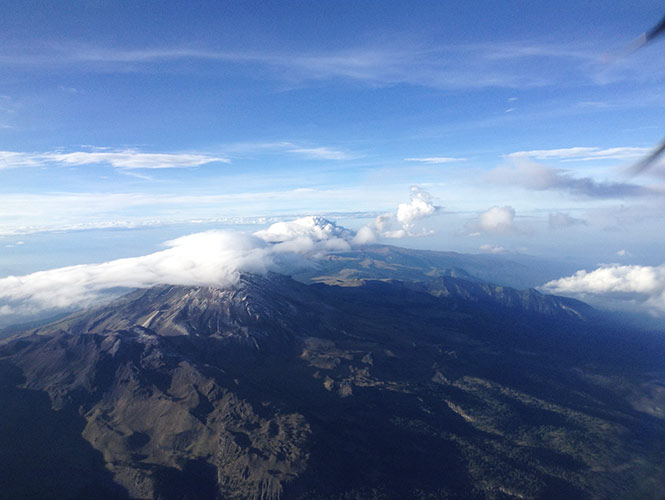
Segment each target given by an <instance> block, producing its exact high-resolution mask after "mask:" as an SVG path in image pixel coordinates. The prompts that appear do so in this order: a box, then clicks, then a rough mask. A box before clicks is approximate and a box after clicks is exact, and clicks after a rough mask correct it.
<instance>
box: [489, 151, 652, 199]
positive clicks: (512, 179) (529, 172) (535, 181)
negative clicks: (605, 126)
mask: <svg viewBox="0 0 665 500" xmlns="http://www.w3.org/2000/svg"><path fill="white" fill-rule="evenodd" d="M508 158H509V160H510V161H511V162H512V165H502V166H500V167H497V168H495V169H494V170H492V171H490V172H489V174H488V175H487V179H488V180H489V181H490V182H494V183H497V184H511V185H518V186H522V187H524V188H526V189H531V190H535V191H545V190H562V191H569V192H570V193H572V194H575V195H581V196H584V197H588V198H624V197H637V196H647V195H654V194H657V193H658V192H659V191H656V190H654V189H650V188H647V187H644V186H639V185H636V184H628V183H624V182H603V181H596V180H594V179H592V178H590V177H573V176H572V175H570V174H569V173H568V172H567V171H565V170H562V169H558V168H550V167H546V166H545V165H541V164H539V163H536V162H534V161H533V160H531V159H530V158H529V157H528V156H527V155H516V154H515V153H513V155H509V157H508Z"/></svg>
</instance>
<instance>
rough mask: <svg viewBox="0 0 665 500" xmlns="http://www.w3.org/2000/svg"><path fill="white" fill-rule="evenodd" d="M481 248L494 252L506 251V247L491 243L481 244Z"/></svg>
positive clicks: (484, 250)
mask: <svg viewBox="0 0 665 500" xmlns="http://www.w3.org/2000/svg"><path fill="white" fill-rule="evenodd" d="M479 250H480V251H481V252H485V253H493V254H502V253H506V249H505V248H504V247H502V246H500V245H489V244H485V245H480V248H479Z"/></svg>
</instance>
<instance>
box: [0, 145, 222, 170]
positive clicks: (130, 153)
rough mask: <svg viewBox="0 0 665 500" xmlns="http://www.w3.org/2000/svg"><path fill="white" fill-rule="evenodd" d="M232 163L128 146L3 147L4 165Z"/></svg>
mask: <svg viewBox="0 0 665 500" xmlns="http://www.w3.org/2000/svg"><path fill="white" fill-rule="evenodd" d="M220 162H221V163H229V160H228V159H227V158H220V157H217V156H207V155H201V154H188V153H178V154H171V153H141V152H138V151H135V150H131V149H126V150H122V151H115V152H108V151H104V152H99V151H96V152H86V151H75V152H71V153H59V152H50V153H21V152H13V151H0V169H3V168H20V167H40V166H49V165H54V164H55V165H57V164H61V165H73V166H84V165H98V164H106V165H111V166H112V167H115V168H120V169H157V168H191V167H199V166H201V165H205V164H208V163H220Z"/></svg>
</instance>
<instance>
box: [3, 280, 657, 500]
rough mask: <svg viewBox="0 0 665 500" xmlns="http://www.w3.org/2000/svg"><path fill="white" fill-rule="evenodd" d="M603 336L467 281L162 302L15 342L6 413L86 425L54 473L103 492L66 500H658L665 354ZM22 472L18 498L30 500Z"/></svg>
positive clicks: (550, 301) (166, 294) (539, 303)
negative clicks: (73, 470)
mask: <svg viewBox="0 0 665 500" xmlns="http://www.w3.org/2000/svg"><path fill="white" fill-rule="evenodd" d="M594 318H595V316H594V314H593V311H592V310H591V309H590V308H588V306H585V305H584V304H582V303H580V302H577V301H572V300H568V299H561V298H558V297H552V296H545V295H542V294H539V293H538V292H535V291H517V290H512V289H509V288H503V287H496V286H492V285H486V284H482V283H478V282H473V281H467V280H460V279H458V278H454V277H450V276H442V277H438V278H437V279H432V280H430V281H428V282H425V283H413V282H390V281H386V282H383V281H368V282H365V283H363V284H362V286H357V287H336V286H326V285H312V286H305V285H303V284H301V283H298V282H295V281H293V280H291V279H290V278H288V277H284V276H279V275H269V276H266V277H260V276H252V275H246V276H243V277H242V279H241V281H240V282H239V284H238V286H237V287H236V288H234V289H230V290H220V289H216V288H211V287H175V286H162V287H156V288H152V289H148V290H139V291H136V292H133V293H131V294H129V295H127V296H125V297H124V298H122V299H121V300H119V301H117V302H115V303H113V304H110V305H108V306H104V307H101V308H98V309H95V310H91V311H87V312H83V313H80V314H76V315H73V316H71V317H68V318H66V319H64V320H61V321H59V322H56V323H54V324H52V325H49V326H46V327H41V328H39V329H37V330H33V331H31V332H28V333H26V334H25V335H23V336H21V337H19V338H16V339H14V340H12V341H9V342H4V343H3V344H1V345H0V366H2V367H5V368H4V369H6V370H7V373H12V374H13V375H12V377H13V378H6V379H5V380H4V383H3V384H0V385H2V387H1V388H0V397H1V398H4V399H2V401H18V400H17V399H16V398H18V397H20V396H19V395H20V394H29V395H30V396H29V398H33V399H34V398H37V399H34V402H33V403H30V405H29V409H28V408H27V407H26V408H24V409H21V408H23V407H21V408H18V407H17V412H23V414H27V412H34V413H35V418H36V419H38V420H37V421H39V422H44V425H45V426H52V425H61V424H57V423H56V422H62V419H63V418H64V416H68V417H67V418H70V419H71V425H69V426H68V427H67V430H66V432H67V433H68V434H65V435H66V436H71V438H70V439H71V443H72V450H64V451H62V450H60V451H61V453H60V452H58V453H60V454H58V453H56V450H53V451H54V453H53V457H64V458H61V460H62V463H63V464H75V465H74V467H79V469H77V470H82V469H80V467H84V468H85V467H87V470H88V471H89V474H79V475H76V474H74V475H72V476H71V477H72V481H73V484H71V485H70V486H69V489H67V488H65V487H64V486H62V485H60V486H58V485H59V484H60V483H58V482H57V480H56V479H51V480H49V481H53V484H54V485H55V487H54V489H53V491H60V492H61V493H60V494H59V495H58V496H59V497H60V498H77V497H80V495H81V494H85V493H81V492H89V491H90V484H91V482H90V481H91V478H95V481H96V482H95V484H99V485H100V486H99V491H98V497H104V495H106V496H108V495H111V496H113V495H115V496H116V497H118V498H121V496H122V495H123V494H124V492H127V494H128V495H129V496H131V497H132V498H146V499H147V498H163V499H171V498H173V499H181V498H182V499H184V498H189V499H192V498H200V499H203V498H211V499H212V498H225V499H275V500H276V499H278V498H281V499H303V500H304V499H340V500H341V499H355V498H377V499H379V498H380V499H398V498H399V499H403V498H407V499H408V498H414V499H425V498H428V499H433V498H479V499H480V498H497V499H499V498H511V497H514V498H562V497H570V498H616V497H622V496H623V497H627V498H628V497H633V498H658V492H660V491H662V488H663V487H665V479H664V478H663V476H662V469H661V464H662V463H663V461H664V460H665V456H664V453H663V450H664V449H665V447H664V446H663V444H664V437H665V422H664V420H663V418H664V416H665V415H663V412H662V411H661V410H660V409H661V408H662V407H665V405H664V404H663V403H665V392H664V391H662V387H663V384H664V381H665V376H664V374H663V366H662V359H661V358H660V357H659V356H658V351H657V349H662V347H663V342H662V340H657V339H656V340H654V339H646V340H644V339H639V338H634V339H626V335H625V332H613V331H612V330H611V329H609V328H607V327H604V328H600V327H598V326H596V325H595V324H594V321H595V320H594ZM620 334H621V335H620ZM21 391H22V392H21ZM37 391H43V392H37ZM40 395H41V396H40ZM46 395H48V400H47V399H46V397H45V396H46ZM39 397H41V398H42V399H41V400H39V401H38V398H39ZM12 398H14V399H12ZM29 398H28V399H26V401H27V400H29ZM40 401H41V402H40ZM45 402H47V404H45ZM2 411H4V412H5V415H6V417H5V418H4V420H3V422H4V425H0V442H2V443H9V445H8V446H9V448H6V449H3V452H4V453H5V456H6V457H11V456H14V455H12V454H15V453H19V455H20V454H21V453H22V454H23V455H25V453H27V452H26V451H25V450H26V447H25V446H23V447H21V446H22V445H21V444H18V443H15V442H13V441H12V440H11V439H9V438H10V437H11V435H12V433H13V432H15V430H16V428H17V425H18V422H19V420H18V418H19V417H17V416H16V415H15V414H14V413H12V411H11V410H10V409H9V408H8V407H3V409H2ZM23 431H24V433H26V434H29V435H30V436H31V438H30V439H32V440H33V442H34V443H35V444H34V446H35V450H34V453H36V454H37V455H39V456H43V455H44V454H47V452H48V448H40V447H39V446H40V444H41V441H42V440H45V439H46V438H45V437H44V435H43V433H41V434H40V432H39V430H38V429H36V428H31V427H29V426H28V427H26V428H25V429H23ZM45 444H47V443H45ZM17 450H18V451H17ZM21 450H22V451H21ZM75 453H76V454H80V455H81V456H82V457H89V458H86V459H85V465H82V464H80V463H79V462H77V461H76V460H75V459H74V458H73V456H74V454H75ZM40 454H41V455H40ZM19 455H16V456H19ZM23 455H20V456H23ZM7 459H10V458H7ZM21 463H23V465H20V464H19V465H17V467H18V468H19V469H21V468H22V469H21V470H22V471H23V472H21V471H19V473H17V474H4V475H0V479H1V480H2V481H3V482H2V486H3V487H4V488H3V490H1V491H19V492H20V491H30V490H25V487H26V483H25V480H24V479H20V478H25V477H26V474H28V473H30V471H32V470H33V469H31V468H30V467H29V466H28V465H27V463H26V462H21ZM63 467H64V465H63ZM0 468H1V467H0ZM5 470H14V469H7V468H6V467H5ZM55 470H58V469H57V468H56V469H55ZM21 474H22V475H21ZM47 477H52V478H53V476H47ZM111 478H113V480H114V481H115V483H113V482H111ZM43 486H44V487H43V488H42V490H43V491H47V490H48V486H47V485H43ZM12 488H14V489H13V490H12ZM58 488H60V489H58ZM63 488H64V489H63ZM114 488H115V489H114ZM0 496H2V493H0ZM45 498H46V497H45ZM90 498H94V495H91V496H90Z"/></svg>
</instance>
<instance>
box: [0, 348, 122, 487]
mask: <svg viewBox="0 0 665 500" xmlns="http://www.w3.org/2000/svg"><path fill="white" fill-rule="evenodd" d="M23 380H24V379H23V375H22V374H21V371H20V370H19V369H18V368H16V367H15V366H13V365H11V364H10V363H9V362H8V361H6V360H0V499H7V500H9V499H17V498H22V499H39V500H50V499H53V500H56V499H57V500H68V499H72V500H73V499H80V500H84V499H85V500H106V499H108V500H112V499H128V498H129V496H128V494H127V491H126V490H125V489H124V488H123V487H122V486H120V485H118V484H117V483H115V482H114V481H113V477H112V475H111V473H110V472H109V471H108V470H106V468H105V467H104V460H103V458H102V455H101V453H100V452H98V451H97V450H95V449H94V448H93V447H92V446H91V445H90V443H88V442H87V441H86V440H85V439H83V437H82V435H81V433H82V431H83V428H84V427H85V420H84V419H83V417H82V416H81V415H79V414H78V412H77V411H76V410H75V409H63V410H58V411H55V410H53V409H52V408H51V402H50V400H49V397H48V395H47V394H46V393H45V392H40V391H35V390H29V389H21V388H18V387H17V385H19V384H21V383H22V382H23Z"/></svg>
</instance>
